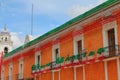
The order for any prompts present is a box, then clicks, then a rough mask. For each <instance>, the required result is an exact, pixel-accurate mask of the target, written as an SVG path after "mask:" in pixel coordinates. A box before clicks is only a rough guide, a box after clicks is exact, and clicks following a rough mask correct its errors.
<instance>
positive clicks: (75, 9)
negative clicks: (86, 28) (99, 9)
mask: <svg viewBox="0 0 120 80" xmlns="http://www.w3.org/2000/svg"><path fill="white" fill-rule="evenodd" d="M105 1H106V0H98V2H97V3H95V4H90V5H88V6H81V5H80V4H74V5H73V6H71V8H70V9H69V10H68V14H69V16H71V17H76V16H78V15H80V14H83V13H85V12H86V11H88V10H90V9H92V8H94V7H95V6H97V5H99V4H101V3H103V2H105Z"/></svg>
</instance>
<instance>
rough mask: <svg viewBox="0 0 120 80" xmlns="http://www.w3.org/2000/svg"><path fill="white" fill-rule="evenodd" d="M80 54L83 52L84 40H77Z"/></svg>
mask: <svg viewBox="0 0 120 80" xmlns="http://www.w3.org/2000/svg"><path fill="white" fill-rule="evenodd" d="M77 46H78V47H77V49H78V54H81V53H82V40H79V41H77Z"/></svg>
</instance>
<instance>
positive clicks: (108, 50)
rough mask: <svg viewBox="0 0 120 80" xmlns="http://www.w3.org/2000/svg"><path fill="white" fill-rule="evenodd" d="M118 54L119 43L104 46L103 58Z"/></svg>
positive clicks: (119, 51) (119, 50)
mask: <svg viewBox="0 0 120 80" xmlns="http://www.w3.org/2000/svg"><path fill="white" fill-rule="evenodd" d="M119 55H120V45H115V46H108V47H105V52H104V56H105V58H111V57H116V56H119Z"/></svg>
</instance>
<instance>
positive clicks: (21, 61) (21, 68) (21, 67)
mask: <svg viewBox="0 0 120 80" xmlns="http://www.w3.org/2000/svg"><path fill="white" fill-rule="evenodd" d="M18 78H19V79H22V78H23V58H21V59H20V60H19V74H18Z"/></svg>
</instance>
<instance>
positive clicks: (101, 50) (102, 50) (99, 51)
mask: <svg viewBox="0 0 120 80" xmlns="http://www.w3.org/2000/svg"><path fill="white" fill-rule="evenodd" d="M104 52H105V48H99V49H98V51H97V53H98V54H101V53H104Z"/></svg>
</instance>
